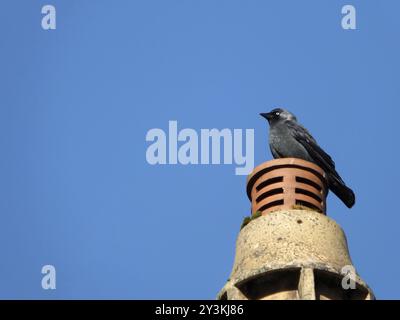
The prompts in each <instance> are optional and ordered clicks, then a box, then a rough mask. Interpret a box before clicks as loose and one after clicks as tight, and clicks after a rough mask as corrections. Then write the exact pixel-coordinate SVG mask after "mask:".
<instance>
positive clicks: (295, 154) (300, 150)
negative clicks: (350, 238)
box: [260, 108, 355, 208]
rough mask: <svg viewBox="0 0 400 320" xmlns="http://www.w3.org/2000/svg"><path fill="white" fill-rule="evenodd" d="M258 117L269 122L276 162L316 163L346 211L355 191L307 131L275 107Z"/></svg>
mask: <svg viewBox="0 0 400 320" xmlns="http://www.w3.org/2000/svg"><path fill="white" fill-rule="evenodd" d="M260 115H261V116H263V117H264V118H266V119H267V120H268V122H269V126H270V131H269V147H270V149H271V153H272V155H273V157H274V158H275V159H278V158H299V159H303V160H307V161H310V162H313V163H315V164H316V165H318V166H320V167H321V168H322V169H323V170H324V171H325V173H326V175H327V180H328V187H329V189H331V190H332V192H333V193H334V194H336V195H337V196H338V197H339V198H340V200H342V201H343V203H344V204H345V205H346V206H347V207H348V208H351V207H352V206H353V205H354V202H355V195H354V192H353V190H351V189H350V188H348V187H347V186H346V184H345V183H344V181H343V180H342V178H341V177H340V176H339V174H338V173H337V172H336V170H335V163H334V161H333V160H332V158H331V157H330V156H329V155H328V154H327V153H326V152H325V151H324V150H322V148H321V147H320V146H319V145H318V143H317V142H316V141H315V139H314V138H313V137H312V136H311V134H310V133H309V132H308V131H307V129H306V128H304V127H303V126H302V125H301V124H299V123H298V122H297V119H296V117H295V116H294V115H293V114H292V113H290V112H289V111H287V110H284V109H281V108H277V109H274V110H272V111H271V112H268V113H260Z"/></svg>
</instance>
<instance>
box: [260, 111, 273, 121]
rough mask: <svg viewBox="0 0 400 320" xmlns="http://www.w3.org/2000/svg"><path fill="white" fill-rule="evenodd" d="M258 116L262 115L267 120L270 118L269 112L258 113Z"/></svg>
mask: <svg viewBox="0 0 400 320" xmlns="http://www.w3.org/2000/svg"><path fill="white" fill-rule="evenodd" d="M260 116H261V117H264V118H265V119H267V120H270V119H271V114H270V113H269V112H267V113H260Z"/></svg>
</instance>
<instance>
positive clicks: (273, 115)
mask: <svg viewBox="0 0 400 320" xmlns="http://www.w3.org/2000/svg"><path fill="white" fill-rule="evenodd" d="M260 116H262V117H264V118H265V119H267V120H268V122H269V123H270V124H272V123H276V122H278V121H285V120H292V121H297V119H296V117H295V115H294V114H292V113H290V112H289V111H287V110H285V109H281V108H276V109H273V110H272V111H270V112H267V113H260Z"/></svg>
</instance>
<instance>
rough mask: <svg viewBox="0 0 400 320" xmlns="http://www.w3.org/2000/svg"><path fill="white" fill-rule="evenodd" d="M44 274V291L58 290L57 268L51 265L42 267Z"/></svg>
mask: <svg viewBox="0 0 400 320" xmlns="http://www.w3.org/2000/svg"><path fill="white" fill-rule="evenodd" d="M42 274H44V276H43V278H42V288H43V289H44V290H49V289H51V290H54V289H56V268H55V267H54V266H53V265H51V264H47V265H45V266H43V267H42Z"/></svg>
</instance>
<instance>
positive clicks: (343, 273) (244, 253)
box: [217, 158, 375, 300]
mask: <svg viewBox="0 0 400 320" xmlns="http://www.w3.org/2000/svg"><path fill="white" fill-rule="evenodd" d="M327 190H328V189H327V181H326V174H325V172H324V171H323V170H322V169H321V168H320V167H318V166H317V165H315V164H313V163H311V162H308V161H304V160H301V159H295V158H282V159H275V160H272V161H268V162H265V163H263V164H261V165H259V166H258V167H256V168H255V169H254V170H253V172H252V173H251V174H250V175H249V176H248V179H247V195H248V197H249V199H250V201H251V217H250V219H248V220H249V221H247V224H243V225H242V229H241V230H240V233H239V236H238V239H237V242H236V255H235V261H234V265H233V270H232V272H231V275H230V278H229V280H228V282H227V283H226V284H225V286H224V287H223V288H222V290H221V291H220V292H219V294H218V297H217V298H218V299H220V300H224V299H227V300H373V299H375V298H374V294H373V292H372V290H371V289H370V288H369V287H368V285H367V284H366V283H365V282H364V281H363V280H362V279H361V278H360V277H359V275H358V274H357V273H356V272H355V268H354V266H353V264H352V262H351V258H350V254H349V250H348V247H347V240H346V236H345V234H344V232H343V230H342V228H341V227H340V226H339V225H338V224H337V223H336V222H335V221H334V220H332V219H331V218H329V217H327V216H326V196H327Z"/></svg>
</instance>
